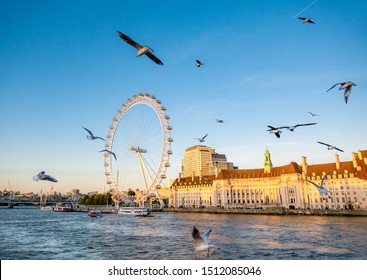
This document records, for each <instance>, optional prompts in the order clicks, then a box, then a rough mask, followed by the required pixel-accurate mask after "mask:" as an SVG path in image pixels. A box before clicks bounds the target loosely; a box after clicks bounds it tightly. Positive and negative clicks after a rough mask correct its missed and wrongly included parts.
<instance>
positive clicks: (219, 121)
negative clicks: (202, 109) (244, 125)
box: [215, 119, 224, 123]
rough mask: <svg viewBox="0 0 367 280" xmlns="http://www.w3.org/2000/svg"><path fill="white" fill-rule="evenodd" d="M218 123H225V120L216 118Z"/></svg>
mask: <svg viewBox="0 0 367 280" xmlns="http://www.w3.org/2000/svg"><path fill="white" fill-rule="evenodd" d="M215 120H216V121H217V123H224V120H219V119H215Z"/></svg>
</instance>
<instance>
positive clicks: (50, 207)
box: [40, 205, 54, 211]
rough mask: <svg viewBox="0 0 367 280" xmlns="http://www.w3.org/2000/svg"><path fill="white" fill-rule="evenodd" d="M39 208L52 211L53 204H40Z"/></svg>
mask: <svg viewBox="0 0 367 280" xmlns="http://www.w3.org/2000/svg"><path fill="white" fill-rule="evenodd" d="M40 210H47V211H52V210H54V206H50V205H47V206H42V207H41V208H40Z"/></svg>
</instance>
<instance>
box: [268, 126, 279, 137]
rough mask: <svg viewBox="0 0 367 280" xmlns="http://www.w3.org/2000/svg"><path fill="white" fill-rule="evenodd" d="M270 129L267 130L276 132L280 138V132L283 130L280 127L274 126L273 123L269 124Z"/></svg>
mask: <svg viewBox="0 0 367 280" xmlns="http://www.w3.org/2000/svg"><path fill="white" fill-rule="evenodd" d="M268 127H269V129H268V130H267V131H270V132H269V133H274V134H275V136H276V137H278V138H280V133H282V132H283V131H281V130H280V127H273V126H271V125H268Z"/></svg>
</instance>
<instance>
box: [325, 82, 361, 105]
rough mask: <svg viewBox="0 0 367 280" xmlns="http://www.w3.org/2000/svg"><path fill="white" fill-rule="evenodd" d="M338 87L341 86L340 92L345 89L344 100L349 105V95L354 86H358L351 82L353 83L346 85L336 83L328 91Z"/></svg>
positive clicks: (346, 83)
mask: <svg viewBox="0 0 367 280" xmlns="http://www.w3.org/2000/svg"><path fill="white" fill-rule="evenodd" d="M337 85H340V87H339V90H342V89H344V100H345V103H348V98H349V95H350V93H351V91H352V86H356V84H355V83H353V82H351V81H348V82H344V83H336V84H335V85H333V86H332V87H331V88H329V89H328V90H327V91H329V90H331V89H333V88H334V87H336V86H337Z"/></svg>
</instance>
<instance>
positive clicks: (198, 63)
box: [196, 59, 204, 67]
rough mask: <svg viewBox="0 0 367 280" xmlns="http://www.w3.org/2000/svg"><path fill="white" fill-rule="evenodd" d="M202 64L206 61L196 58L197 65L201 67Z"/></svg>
mask: <svg viewBox="0 0 367 280" xmlns="http://www.w3.org/2000/svg"><path fill="white" fill-rule="evenodd" d="M201 65H204V63H202V62H201V61H200V60H198V59H197V60H196V66H197V67H200V66H201Z"/></svg>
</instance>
